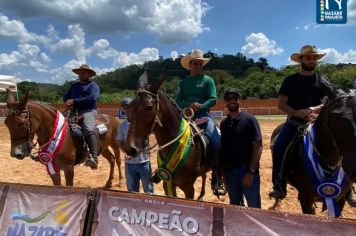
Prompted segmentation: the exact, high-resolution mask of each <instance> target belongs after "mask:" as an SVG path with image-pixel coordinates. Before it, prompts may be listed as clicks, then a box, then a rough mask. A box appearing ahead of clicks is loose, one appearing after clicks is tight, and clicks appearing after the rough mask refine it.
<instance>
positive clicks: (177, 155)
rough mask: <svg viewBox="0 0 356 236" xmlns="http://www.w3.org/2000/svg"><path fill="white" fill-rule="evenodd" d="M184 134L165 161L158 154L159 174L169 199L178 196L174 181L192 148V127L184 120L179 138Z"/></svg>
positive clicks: (173, 145) (174, 144) (175, 143)
mask: <svg viewBox="0 0 356 236" xmlns="http://www.w3.org/2000/svg"><path fill="white" fill-rule="evenodd" d="M183 132H184V134H183V135H182V137H181V138H180V139H179V140H177V141H176V142H174V143H173V144H172V148H171V150H170V151H169V152H168V155H167V157H166V159H165V160H164V159H162V157H161V155H160V153H159V152H158V154H157V162H158V170H157V174H158V176H159V177H160V178H161V179H162V180H163V181H164V183H163V187H164V190H165V193H166V195H167V196H169V197H172V196H173V197H175V196H176V192H175V186H174V184H173V183H172V180H173V177H174V176H176V175H177V174H178V173H179V171H180V170H181V169H182V168H183V166H184V163H185V160H186V159H187V156H188V154H189V151H190V146H191V136H190V126H189V123H188V122H187V121H186V120H185V119H183V118H182V120H181V123H180V128H179V133H178V136H179V135H181V134H182V133H183Z"/></svg>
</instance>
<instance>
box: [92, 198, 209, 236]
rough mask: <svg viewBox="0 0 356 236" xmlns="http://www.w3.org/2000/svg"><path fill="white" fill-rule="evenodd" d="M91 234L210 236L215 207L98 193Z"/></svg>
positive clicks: (168, 199) (198, 203)
mask: <svg viewBox="0 0 356 236" xmlns="http://www.w3.org/2000/svg"><path fill="white" fill-rule="evenodd" d="M99 196H100V199H99V203H98V206H97V212H96V220H94V224H93V227H92V235H96V236H102V235H182V234H183V235H204V236H205V235H209V234H211V233H210V232H211V228H212V224H211V223H212V219H213V211H212V210H213V208H212V207H211V206H208V205H206V204H205V203H203V202H197V201H184V200H180V199H173V198H165V197H157V196H150V195H144V194H133V193H131V194H130V193H124V192H122V193H117V192H107V191H99Z"/></svg>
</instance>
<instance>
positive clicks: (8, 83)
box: [0, 75, 17, 92]
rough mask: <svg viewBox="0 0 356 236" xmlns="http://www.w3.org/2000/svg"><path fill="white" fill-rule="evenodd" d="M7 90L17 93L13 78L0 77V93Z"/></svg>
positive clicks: (10, 76)
mask: <svg viewBox="0 0 356 236" xmlns="http://www.w3.org/2000/svg"><path fill="white" fill-rule="evenodd" d="M7 88H9V89H10V90H11V91H13V92H17V85H16V78H15V76H12V75H0V92H6V89H7Z"/></svg>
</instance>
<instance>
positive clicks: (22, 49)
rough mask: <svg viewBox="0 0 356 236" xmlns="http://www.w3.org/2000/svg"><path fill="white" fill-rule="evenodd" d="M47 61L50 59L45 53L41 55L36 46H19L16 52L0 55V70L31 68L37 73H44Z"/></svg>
mask: <svg viewBox="0 0 356 236" xmlns="http://www.w3.org/2000/svg"><path fill="white" fill-rule="evenodd" d="M49 61H50V58H49V57H48V56H47V55H46V54H45V53H41V49H40V48H39V47H38V46H37V45H32V44H20V45H18V50H16V51H12V52H11V53H8V54H6V53H1V54H0V69H6V70H9V69H13V70H21V69H23V68H32V69H34V70H36V71H37V72H44V71H45V70H46V68H47V63H48V62H49Z"/></svg>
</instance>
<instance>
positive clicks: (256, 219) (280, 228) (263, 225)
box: [224, 208, 356, 235]
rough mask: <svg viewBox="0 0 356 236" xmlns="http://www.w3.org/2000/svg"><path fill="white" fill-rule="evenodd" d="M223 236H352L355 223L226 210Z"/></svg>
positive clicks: (325, 218)
mask: <svg viewBox="0 0 356 236" xmlns="http://www.w3.org/2000/svg"><path fill="white" fill-rule="evenodd" d="M224 229H225V232H224V233H225V235H239V234H241V233H242V234H244V235H290V234H291V233H292V235H354V234H355V232H356V221H355V220H345V219H338V218H330V217H318V216H312V215H301V214H288V213H282V212H279V213H277V212H273V211H267V210H257V209H256V210H253V209H248V210H247V209H246V210H244V209H242V210H238V209H236V208H226V209H225V214H224Z"/></svg>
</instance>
